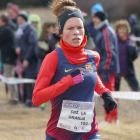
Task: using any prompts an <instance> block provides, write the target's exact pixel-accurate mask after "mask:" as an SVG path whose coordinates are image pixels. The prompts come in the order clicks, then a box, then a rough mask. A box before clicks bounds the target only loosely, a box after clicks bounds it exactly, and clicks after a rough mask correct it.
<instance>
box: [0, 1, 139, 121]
mask: <svg viewBox="0 0 140 140" xmlns="http://www.w3.org/2000/svg"><path fill="white" fill-rule="evenodd" d="M6 11H7V12H6V13H3V14H1V15H0V74H3V75H4V76H5V77H19V78H31V79H36V78H37V75H38V72H39V69H40V67H41V63H42V61H43V59H44V57H45V56H46V55H47V54H48V53H50V52H52V51H53V50H54V49H56V48H57V47H59V41H60V37H59V35H58V28H57V23H53V22H48V21H49V19H46V21H47V22H44V23H42V22H41V19H40V17H39V15H37V14H30V13H29V12H28V11H20V9H19V8H18V6H17V5H14V4H12V3H8V4H7V8H6ZM82 15H83V17H84V20H85V25H84V26H85V34H86V36H87V39H88V41H87V45H86V47H85V48H86V49H90V50H95V51H97V52H98V53H99V54H100V64H99V69H98V74H99V76H100V78H101V80H102V82H103V83H104V85H105V86H106V87H107V88H109V89H110V90H111V91H115V90H116V91H119V90H120V81H121V77H124V78H125V80H126V81H127V82H128V84H129V86H130V87H131V89H132V90H133V91H140V88H139V84H138V80H137V78H136V77H137V76H136V74H135V70H134V66H133V61H134V60H135V59H136V58H137V57H138V53H139V52H138V51H139V47H140V41H139V40H140V39H139V37H140V23H139V20H138V17H137V16H136V15H135V14H132V15H130V17H129V19H120V20H118V21H116V23H115V26H113V27H112V26H111V25H110V23H109V21H108V16H107V13H106V12H105V11H104V8H103V7H102V5H101V4H100V3H97V4H95V5H93V7H91V15H89V16H90V18H91V21H90V22H89V23H88V24H87V22H86V19H87V16H88V15H87V13H85V12H82ZM132 37H133V38H132ZM135 37H137V41H135V40H134V38H135ZM104 47H106V50H107V51H105V49H104ZM106 56H107V60H105V59H104V58H106ZM111 58H112V59H111ZM105 61H106V62H105ZM109 65H111V67H110V69H109V70H107V69H108V68H109ZM103 67H105V70H104V69H103ZM113 77H115V81H113ZM114 84H115V85H114ZM33 87H34V85H33V84H24V85H23V86H22V87H21V88H22V90H23V95H24V98H23V100H22V99H21V94H20V92H21V90H20V87H18V89H17V86H16V85H7V89H8V90H9V92H10V101H9V103H10V104H11V105H16V104H17V103H18V102H19V101H21V100H22V101H23V102H24V103H25V106H26V107H33V103H32V93H33ZM116 100H117V99H116ZM45 105H46V104H44V105H42V106H41V108H42V109H43V108H44V106H45ZM113 114H116V115H114V119H115V120H118V118H117V110H115V111H114V113H113ZM112 116H113V115H112ZM112 119H113V118H112V117H110V116H108V114H106V116H105V120H106V122H112Z"/></svg>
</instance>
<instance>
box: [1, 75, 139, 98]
mask: <svg viewBox="0 0 140 140" xmlns="http://www.w3.org/2000/svg"><path fill="white" fill-rule="evenodd" d="M0 79H1V80H2V81H3V82H4V83H6V84H24V83H35V80H34V79H27V78H6V77H4V76H3V75H0ZM95 95H96V96H99V95H98V94H97V93H96V92H95ZM112 95H113V97H114V98H117V99H128V100H140V92H131V91H113V92H112Z"/></svg>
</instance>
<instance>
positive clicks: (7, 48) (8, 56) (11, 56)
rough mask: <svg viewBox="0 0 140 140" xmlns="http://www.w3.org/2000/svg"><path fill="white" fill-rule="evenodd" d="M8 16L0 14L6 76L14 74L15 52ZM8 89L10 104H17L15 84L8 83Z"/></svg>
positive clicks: (2, 57) (0, 41)
mask: <svg viewBox="0 0 140 140" xmlns="http://www.w3.org/2000/svg"><path fill="white" fill-rule="evenodd" d="M8 20H9V19H8V16H6V15H4V14H3V15H1V16H0V50H1V59H2V63H3V68H4V75H5V76H6V77H13V75H14V65H15V62H16V57H17V55H16V53H15V36H14V32H13V30H12V29H11V28H10V27H9V26H8ZM8 89H9V91H10V95H11V97H10V104H17V102H18V93H17V91H16V88H15V85H8Z"/></svg>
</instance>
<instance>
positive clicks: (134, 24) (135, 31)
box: [129, 14, 140, 47]
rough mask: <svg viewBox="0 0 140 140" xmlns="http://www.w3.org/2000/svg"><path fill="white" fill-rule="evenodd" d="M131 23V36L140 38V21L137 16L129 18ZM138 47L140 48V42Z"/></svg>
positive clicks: (137, 43) (133, 15)
mask: <svg viewBox="0 0 140 140" xmlns="http://www.w3.org/2000/svg"><path fill="white" fill-rule="evenodd" d="M129 23H130V26H131V33H130V34H131V35H133V36H136V37H140V27H139V21H138V18H137V16H136V15H135V14H132V15H130V17H129ZM136 45H137V46H139V47H140V42H136Z"/></svg>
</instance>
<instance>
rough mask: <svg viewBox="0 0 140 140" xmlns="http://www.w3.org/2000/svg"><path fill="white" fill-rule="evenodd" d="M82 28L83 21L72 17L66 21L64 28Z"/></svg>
mask: <svg viewBox="0 0 140 140" xmlns="http://www.w3.org/2000/svg"><path fill="white" fill-rule="evenodd" d="M69 26H71V27H75V26H83V21H82V20H81V19H80V18H77V17H73V18H70V19H68V20H67V21H66V23H65V27H69Z"/></svg>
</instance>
